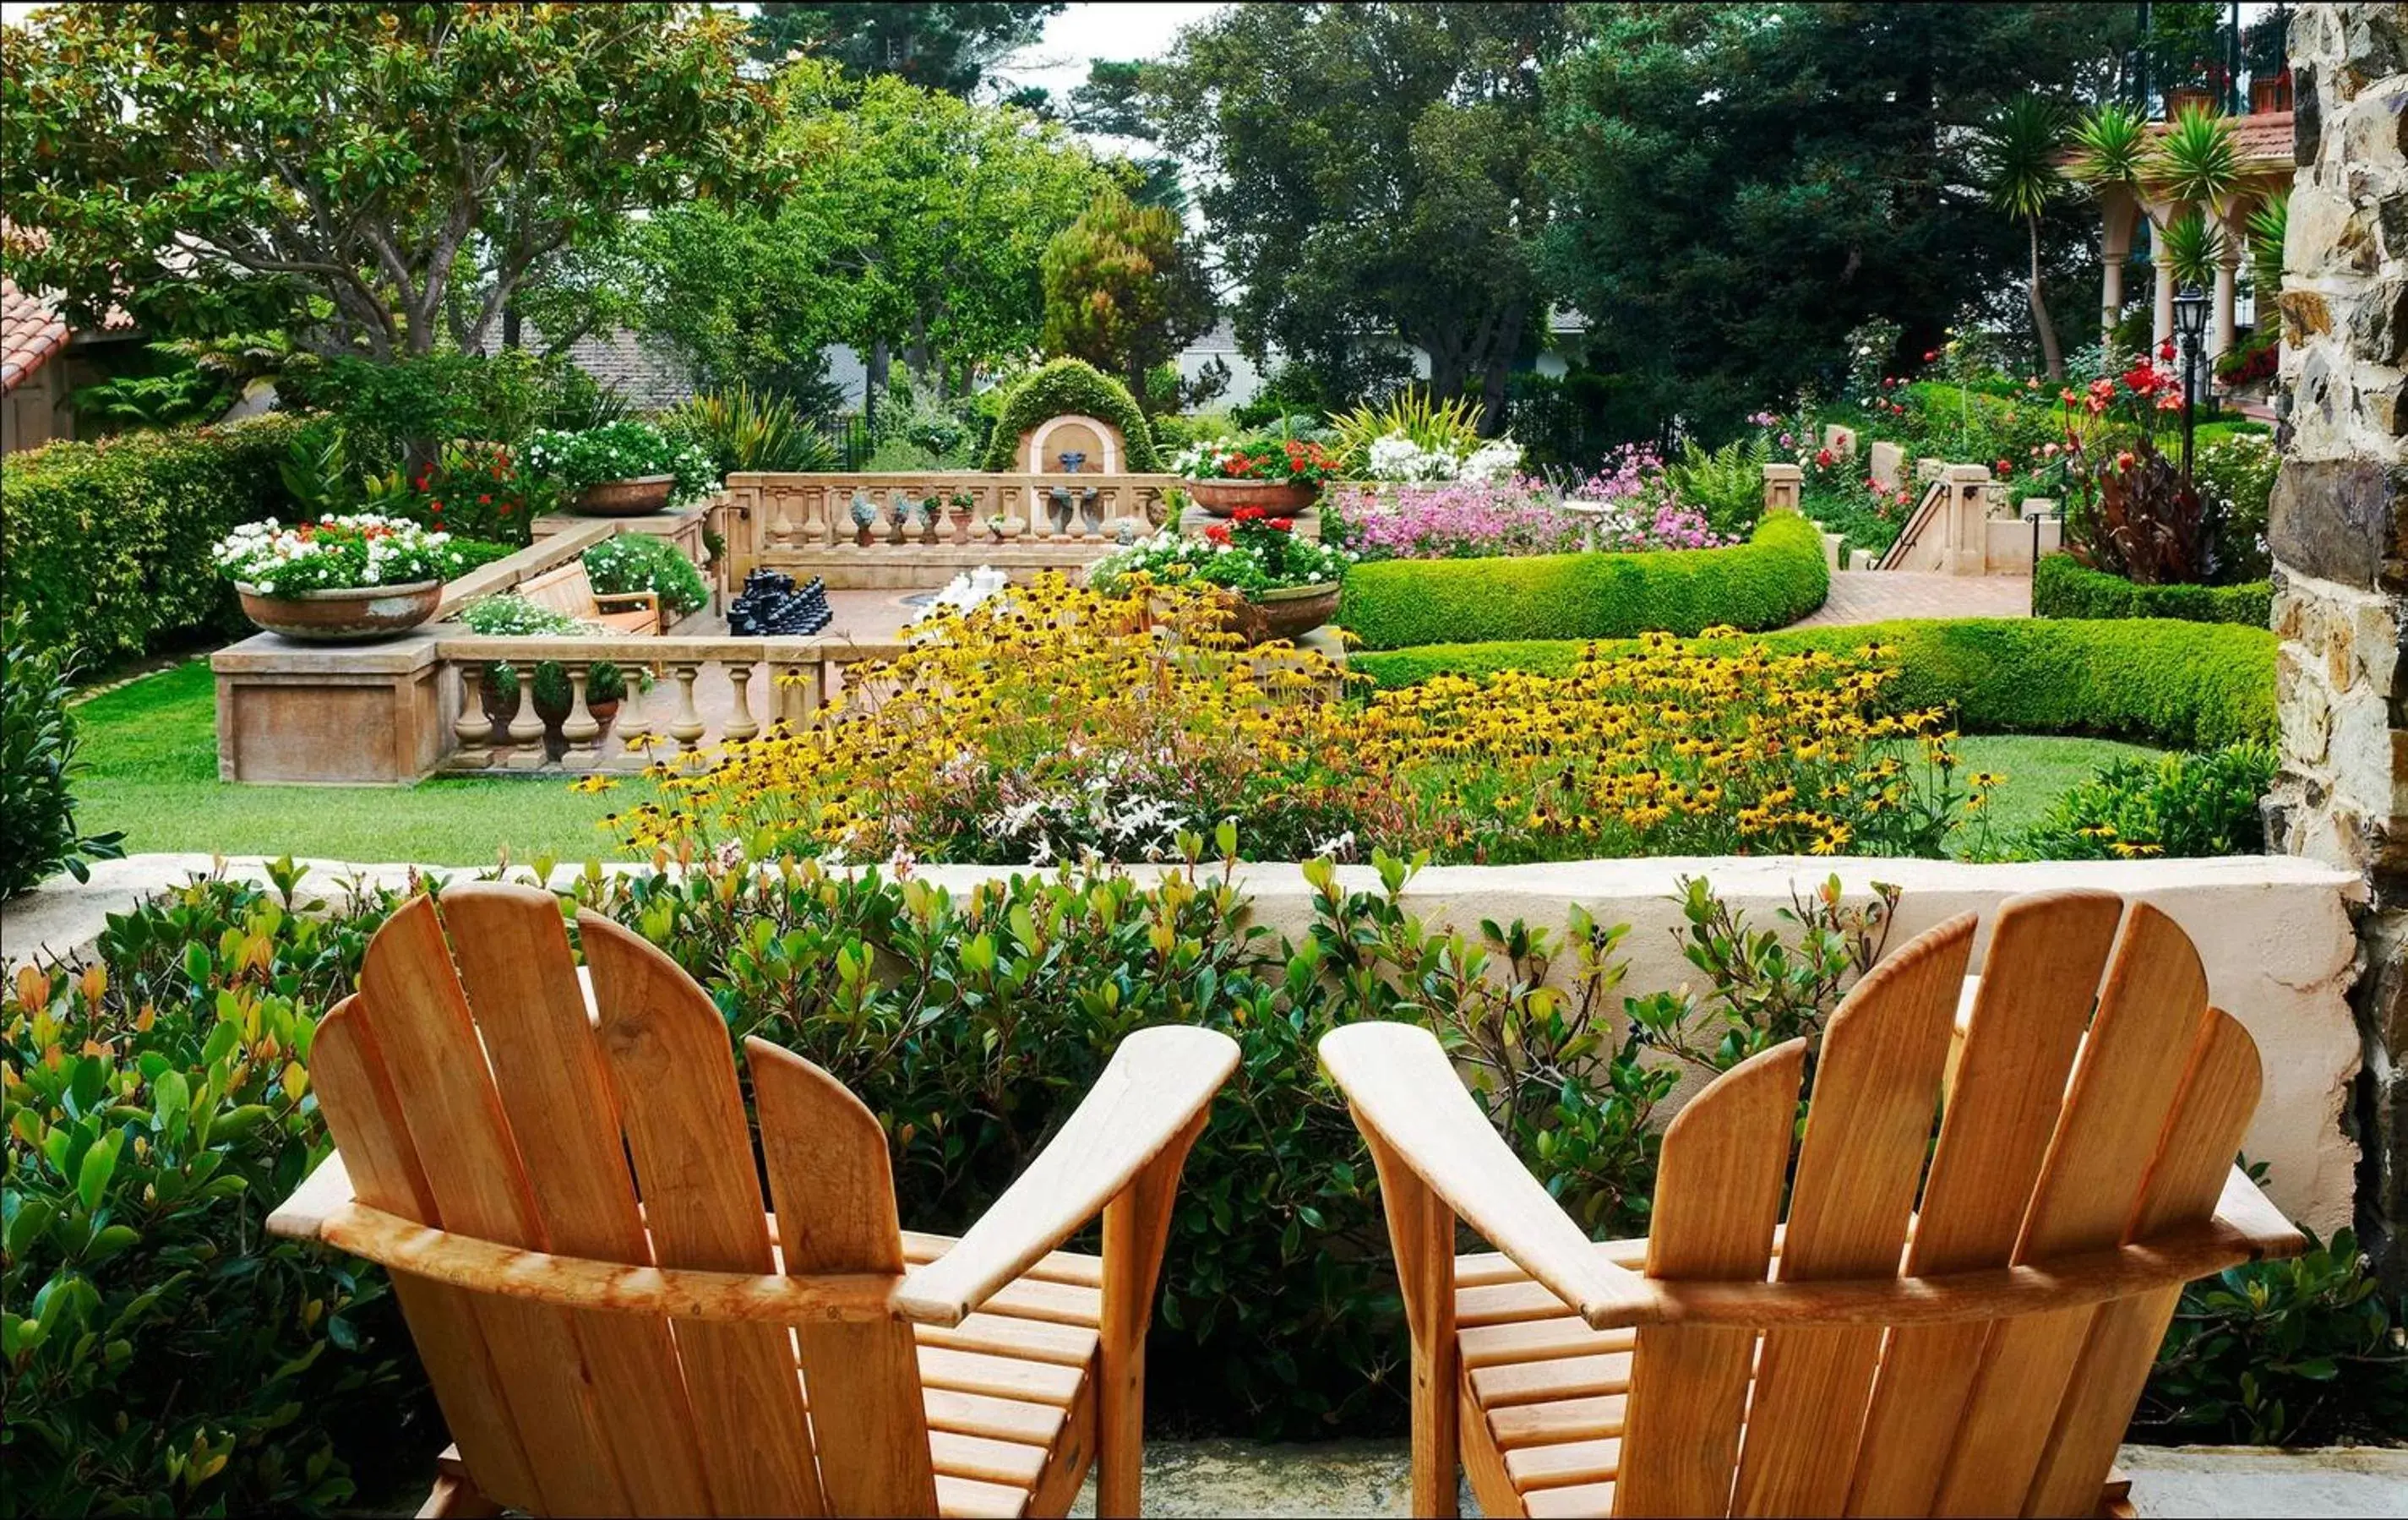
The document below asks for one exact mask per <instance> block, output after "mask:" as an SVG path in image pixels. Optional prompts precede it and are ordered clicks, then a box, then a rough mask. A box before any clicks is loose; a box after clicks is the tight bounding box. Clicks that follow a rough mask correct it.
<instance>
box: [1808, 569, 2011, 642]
mask: <svg viewBox="0 0 2408 1520" xmlns="http://www.w3.org/2000/svg"><path fill="white" fill-rule="evenodd" d="M2029 616H2031V578H2030V577H2028V576H2014V575H1980V576H1974V575H1938V574H1933V573H1928V572H1925V571H1920V570H1838V571H1834V572H1833V573H1832V576H1831V595H1830V596H1829V598H1828V599H1827V600H1826V601H1825V602H1824V603H1823V605H1822V607H1821V608H1819V609H1816V611H1815V612H1814V614H1813V616H1811V617H1808V618H1806V619H1804V620H1803V621H1801V622H1799V623H1795V624H1791V626H1792V627H1797V628H1828V627H1842V626H1846V625H1849V624H1860V623H1885V622H1887V621H1889V620H1890V619H1891V618H2028V617H2029Z"/></svg>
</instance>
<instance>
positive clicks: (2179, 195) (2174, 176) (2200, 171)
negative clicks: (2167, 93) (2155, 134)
mask: <svg viewBox="0 0 2408 1520" xmlns="http://www.w3.org/2000/svg"><path fill="white" fill-rule="evenodd" d="M2144 172H2145V173H2146V175H2147V177H2148V179H2149V182H2150V183H2151V184H2153V185H2154V186H2156V187H2157V190H2158V191H2159V192H2160V193H2161V194H2164V195H2165V196H2166V198H2167V199H2169V200H2177V201H2188V202H2189V203H2191V204H2192V205H2194V206H2199V207H2203V208H2206V209H2207V210H2208V211H2209V212H2210V213H2212V214H2214V215H2217V216H2221V215H2223V214H2224V213H2225V211H2227V210H2228V209H2229V208H2230V206H2231V202H2232V196H2233V193H2234V192H2235V191H2237V190H2238V189H2240V187H2241V143H2240V139H2238V138H2237V137H2235V136H2233V134H2232V121H2231V118H2229V117H2228V116H2226V115H2225V114H2224V113H2223V112H2221V111H2212V110H2209V109H2207V108H2205V107H2201V106H2192V107H2188V108H2185V109H2184V111H2183V112H2182V114H2181V115H2179V116H2177V117H2175V118H2174V120H2173V122H2172V124H2171V125H2170V126H2168V127H2167V128H2166V130H2165V135H2164V136H2161V137H2159V138H2158V139H2157V151H2155V152H2153V153H2152V154H2150V155H2149V160H2148V164H2147V166H2146V169H2145V171H2144Z"/></svg>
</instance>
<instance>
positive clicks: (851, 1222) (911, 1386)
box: [745, 1040, 937, 1514]
mask: <svg viewBox="0 0 2408 1520" xmlns="http://www.w3.org/2000/svg"><path fill="white" fill-rule="evenodd" d="M745 1062H746V1064H747V1065H748V1066H749V1067H750V1068H752V1072H753V1099H754V1103H755V1106H756V1107H757V1109H758V1110H759V1112H760V1119H761V1154H762V1160H763V1163H764V1165H765V1167H766V1169H767V1172H768V1176H769V1198H770V1202H771V1204H772V1205H773V1206H774V1207H775V1209H776V1211H777V1215H778V1234H779V1237H780V1241H781V1245H782V1247H783V1254H784V1256H785V1267H786V1270H787V1272H788V1273H789V1274H791V1275H794V1276H797V1277H800V1276H809V1275H810V1274H812V1273H817V1272H884V1273H890V1274H893V1275H894V1276H896V1277H897V1278H898V1279H899V1278H900V1276H901V1275H902V1272H903V1232H902V1227H901V1225H900V1222H899V1221H898V1220H897V1218H896V1210H895V1178H894V1172H893V1169H892V1167H891V1164H890V1163H889V1161H888V1158H887V1152H886V1132H885V1131H884V1130H883V1129H882V1128H880V1127H879V1124H878V1120H877V1117H876V1116H875V1115H873V1114H872V1113H871V1112H870V1111H868V1110H867V1108H864V1107H863V1106H862V1103H861V1100H860V1099H859V1098H857V1097H853V1094H852V1093H850V1092H848V1091H846V1090H845V1087H844V1085H843V1084H842V1083H839V1082H838V1081H837V1080H836V1079H835V1078H834V1077H831V1076H829V1075H828V1074H827V1073H826V1072H825V1071H823V1070H821V1069H820V1068H818V1067H816V1066H813V1065H812V1064H811V1063H810V1062H809V1061H807V1060H805V1059H803V1058H802V1057H801V1056H799V1055H796V1054H794V1053H793V1052H791V1051H787V1050H784V1049H781V1048H780V1047H779V1046H776V1045H772V1044H770V1043H769V1042H767V1040H749V1041H747V1042H746V1045H745ZM795 1337H796V1341H798V1342H799V1344H800V1345H801V1348H802V1359H803V1375H804V1378H805V1384H806V1386H807V1388H808V1389H809V1391H810V1404H811V1427H812V1435H813V1439H814V1440H815V1441H816V1442H817V1444H818V1446H819V1454H820V1485H821V1487H822V1489H823V1490H824V1493H825V1495H826V1498H827V1507H828V1512H829V1513H832V1514H934V1513H937V1486H936V1474H935V1471H934V1470H933V1469H932V1467H931V1465H930V1460H929V1451H928V1425H927V1415H926V1411H925V1407H924V1405H923V1403H922V1399H921V1390H920V1372H919V1362H918V1354H917V1352H916V1350H915V1348H914V1344H913V1340H912V1335H911V1327H910V1326H909V1325H906V1324H904V1323H903V1322H902V1321H901V1320H899V1319H883V1320H874V1321H869V1322H866V1323H859V1324H844V1325H838V1324H818V1325H808V1324H807V1325H798V1326H796V1327H795Z"/></svg>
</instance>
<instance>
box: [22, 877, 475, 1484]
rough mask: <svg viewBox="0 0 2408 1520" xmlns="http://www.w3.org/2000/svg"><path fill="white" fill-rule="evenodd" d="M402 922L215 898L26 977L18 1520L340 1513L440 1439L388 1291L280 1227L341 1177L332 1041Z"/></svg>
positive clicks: (183, 904)
mask: <svg viewBox="0 0 2408 1520" xmlns="http://www.w3.org/2000/svg"><path fill="white" fill-rule="evenodd" d="M390 906H391V899H389V898H384V897H376V898H370V899H367V900H365V901H359V902H353V903H348V904H345V905H343V909H342V911H337V912H336V913H334V914H333V915H332V916H325V915H322V914H320V913H316V912H312V911H309V910H310V909H311V908H312V907H313V904H312V903H310V902H309V901H308V899H303V900H301V901H298V902H296V901H294V900H293V899H292V898H291V897H290V896H287V895H285V894H283V893H281V892H271V891H268V890H264V889H261V888H256V887H250V886H237V885H235V884H232V883H229V882H222V881H217V882H200V883H196V884H193V885H192V886H188V887H186V888H183V889H181V890H179V891H175V892H170V893H168V894H166V895H165V896H163V897H161V898H158V899H155V900H154V901H152V902H150V903H149V904H146V905H144V906H142V907H140V908H138V909H136V911H133V912H131V913H129V914H125V915H122V916H115V917H112V918H111V919H110V920H109V924H108V929H107V930H106V932H104V933H103V935H102V936H101V939H100V943H99V947H98V959H97V960H96V961H95V962H94V963H93V965H91V966H89V967H86V968H81V969H77V968H60V967H52V968H48V969H47V970H35V969H33V968H27V969H25V970H24V971H22V972H21V973H20V974H19V976H18V978H17V981H16V982H15V984H14V986H13V988H12V993H13V997H12V1000H11V1003H10V1006H9V1008H8V1010H7V1058H8V1067H9V1078H8V1082H7V1096H6V1098H5V1109H6V1116H7V1132H8V1138H7V1146H8V1172H7V1178H8V1181H7V1199H6V1213H7V1225H6V1242H7V1254H6V1266H5V1270H0V1287H5V1292H0V1298H5V1301H6V1308H5V1309H0V1352H5V1355H6V1357H7V1365H8V1369H9V1388H8V1399H7V1414H6V1419H5V1425H6V1450H7V1470H8V1491H9V1492H8V1502H7V1507H8V1510H9V1512H10V1513H24V1514H66V1513H78V1514H79V1513H103V1514H107V1513H152V1514H167V1513H194V1514H208V1513H221V1514H222V1513H252V1512H263V1511H281V1510H293V1509H307V1510H313V1511H323V1510H326V1509H329V1508H333V1507H336V1506H338V1505H340V1504H342V1503H344V1502H345V1501H346V1500H347V1499H349V1498H351V1496H352V1493H353V1479H352V1475H351V1462H353V1461H356V1460H359V1459H361V1458H363V1457H368V1458H374V1459H380V1460H383V1459H390V1458H391V1457H392V1456H396V1455H401V1454H403V1453H412V1454H413V1455H420V1454H423V1453H426V1452H429V1451H431V1450H432V1448H433V1446H434V1445H435V1444H436V1443H437V1437H436V1435H435V1432H434V1431H433V1430H432V1429H431V1428H429V1427H427V1424H426V1422H425V1421H424V1415H425V1414H426V1413H427V1411H426V1410H425V1408H424V1400H423V1398H411V1397H409V1394H410V1391H411V1390H412V1389H413V1388H417V1389H423V1376H422V1374H420V1372H419V1371H418V1369H417V1366H416V1364H415V1361H414V1359H413V1358H412V1357H411V1355H410V1353H409V1342H408V1340H407V1338H406V1336H405V1335H404V1334H403V1333H402V1330H401V1324H400V1320H399V1317H398V1316H397V1315H396V1314H395V1313H394V1310H393V1304H392V1301H391V1299H390V1298H389V1297H388V1293H387V1288H386V1284H385V1280H384V1275H383V1273H381V1272H380V1271H378V1270H377V1269H373V1268H368V1267H365V1266H363V1265H362V1264H361V1263H358V1262H356V1261H353V1260H351V1259H350V1258H348V1257H345V1256H341V1255H337V1254H334V1253H331V1252H325V1251H321V1250H319V1249H317V1248H315V1247H311V1246H307V1245H302V1244H299V1243H297V1242H293V1241H284V1240H271V1239H268V1238H266V1237H265V1234H264V1231H263V1228H262V1226H263V1224H264V1222H265V1219H266V1216H267V1213H268V1212H269V1211H270V1210H271V1209H272V1208H274V1207H275V1205H276V1204H278V1203H279V1202H281V1201H282V1200H283V1198H284V1197H285V1196H286V1195H287V1194H289V1193H291V1192H292V1190H293V1188H294V1185H295V1184H296V1183H299V1182H300V1180H301V1178H302V1177H303V1176H304V1175H305V1174H306V1173H307V1171H308V1168H309V1165H310V1164H311V1163H312V1162H313V1161H314V1160H316V1159H317V1158H318V1157H319V1156H321V1155H322V1154H324V1153H325V1150H326V1137H325V1131H324V1126H323V1123H322V1120H321V1119H320V1117H319V1114H318V1108H317V1104H316V1102H315V1101H314V1100H312V1099H311V1098H310V1097H309V1095H308V1071H307V1069H306V1065H305V1063H306V1061H307V1058H308V1049H309V1037H310V1034H311V1032H312V1031H313V1030H314V1029H315V1028H316V1026H317V1021H318V1019H319V1017H320V1016H321V1015H322V1013H323V1012H324V1011H325V1010H326V1009H327V1008H328V1007H330V1006H331V1005H332V1004H333V1003H334V1001H335V1000H336V999H337V998H339V997H343V996H344V995H345V994H347V993H349V992H350V991H351V983H352V978H353V977H354V975H356V974H357V971H358V969H359V962H360V955H361V953H362V951H363V949H364V948H365V946H366V936H367V933H368V931H369V930H370V929H372V928H373V927H374V926H375V925H376V923H377V922H378V921H379V920H380V918H381V917H382V915H383V912H384V911H387V910H388V909H389V908H390ZM413 1433H414V1435H415V1440H414V1441H412V1439H411V1438H412V1436H413ZM413 1448H414V1450H413Z"/></svg>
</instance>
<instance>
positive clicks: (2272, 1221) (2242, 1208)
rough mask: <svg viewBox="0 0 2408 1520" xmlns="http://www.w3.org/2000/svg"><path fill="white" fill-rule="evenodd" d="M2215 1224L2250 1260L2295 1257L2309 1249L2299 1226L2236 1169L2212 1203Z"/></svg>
mask: <svg viewBox="0 0 2408 1520" xmlns="http://www.w3.org/2000/svg"><path fill="white" fill-rule="evenodd" d="M2215 1223H2216V1224H2217V1225H2218V1226H2222V1227H2223V1228H2224V1230H2226V1231H2227V1232H2228V1233H2229V1234H2230V1235H2232V1236H2234V1237H2236V1238H2237V1239H2238V1241H2239V1243H2240V1244H2242V1245H2244V1246H2246V1247H2247V1248H2248V1250H2249V1252H2250V1255H2251V1258H2252V1259H2253V1260H2257V1261H2264V1260H2266V1259H2268V1258H2269V1257H2273V1256H2296V1255H2299V1254H2300V1253H2301V1252H2302V1251H2305V1250H2306V1249H2307V1248H2308V1239H2307V1237H2306V1236H2304V1235H2302V1234H2300V1228H2299V1226H2296V1225H2294V1224H2292V1223H2291V1221H2290V1218H2289V1216H2287V1215H2286V1214H2285V1213H2284V1212H2283V1211H2282V1210H2280V1209H2277V1208H2275V1207H2274V1203H2273V1200H2272V1199H2271V1198H2269V1197H2266V1195H2265V1194H2264V1193H2261V1192H2259V1191H2258V1189H2257V1183H2253V1182H2251V1181H2250V1180H2249V1174H2248V1173H2247V1172H2245V1171H2243V1170H2242V1169H2240V1168H2239V1167H2235V1168H2233V1169H2232V1170H2231V1171H2230V1172H2229V1173H2228V1174H2226V1176H2225V1179H2224V1194H2223V1196H2222V1197H2218V1198H2217V1199H2216V1200H2215Z"/></svg>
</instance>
